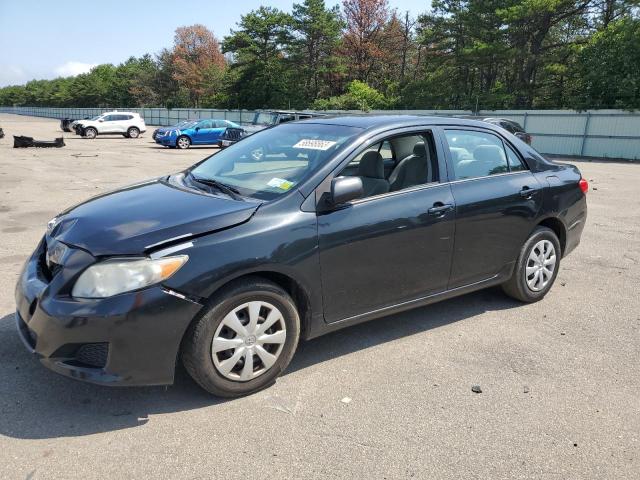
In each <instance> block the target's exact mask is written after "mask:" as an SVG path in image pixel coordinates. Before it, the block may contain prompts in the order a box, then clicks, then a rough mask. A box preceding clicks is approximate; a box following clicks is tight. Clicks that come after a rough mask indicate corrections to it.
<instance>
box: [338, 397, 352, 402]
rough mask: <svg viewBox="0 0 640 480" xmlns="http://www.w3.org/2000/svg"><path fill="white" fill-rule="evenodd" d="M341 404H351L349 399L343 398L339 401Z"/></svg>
mask: <svg viewBox="0 0 640 480" xmlns="http://www.w3.org/2000/svg"><path fill="white" fill-rule="evenodd" d="M340 401H341V402H342V403H351V398H350V397H344V398H343V399H342V400H340Z"/></svg>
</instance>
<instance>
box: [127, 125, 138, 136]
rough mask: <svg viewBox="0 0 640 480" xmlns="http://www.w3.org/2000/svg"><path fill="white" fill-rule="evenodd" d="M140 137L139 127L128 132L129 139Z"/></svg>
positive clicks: (130, 128)
mask: <svg viewBox="0 0 640 480" xmlns="http://www.w3.org/2000/svg"><path fill="white" fill-rule="evenodd" d="M139 136H140V129H139V128H138V127H129V129H128V130H127V137H129V138H138V137H139Z"/></svg>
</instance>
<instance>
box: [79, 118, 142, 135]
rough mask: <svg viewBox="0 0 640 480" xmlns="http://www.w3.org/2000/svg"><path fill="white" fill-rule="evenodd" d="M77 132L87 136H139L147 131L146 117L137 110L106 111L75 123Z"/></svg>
mask: <svg viewBox="0 0 640 480" xmlns="http://www.w3.org/2000/svg"><path fill="white" fill-rule="evenodd" d="M75 129H76V133H78V134H80V135H82V136H83V137H87V138H96V137H97V136H98V135H117V134H119V135H123V136H124V137H126V138H138V137H139V136H140V134H141V133H144V132H146V131H147V126H146V124H145V123H144V119H143V118H142V117H141V116H140V114H139V113H135V112H106V113H103V114H102V115H97V116H95V117H93V118H91V119H89V120H81V121H79V122H77V123H76V125H75Z"/></svg>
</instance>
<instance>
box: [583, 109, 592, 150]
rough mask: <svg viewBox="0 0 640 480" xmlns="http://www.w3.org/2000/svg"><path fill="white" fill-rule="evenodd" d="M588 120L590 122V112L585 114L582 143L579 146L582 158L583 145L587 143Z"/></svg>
mask: <svg viewBox="0 0 640 480" xmlns="http://www.w3.org/2000/svg"><path fill="white" fill-rule="evenodd" d="M589 120H591V112H587V118H586V119H585V121H584V131H583V132H582V143H581V144H580V156H581V157H584V145H585V143H587V133H589Z"/></svg>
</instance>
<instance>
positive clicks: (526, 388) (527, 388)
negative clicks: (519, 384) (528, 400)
mask: <svg viewBox="0 0 640 480" xmlns="http://www.w3.org/2000/svg"><path fill="white" fill-rule="evenodd" d="M524 393H529V387H527V386H526V385H525V386H524Z"/></svg>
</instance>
